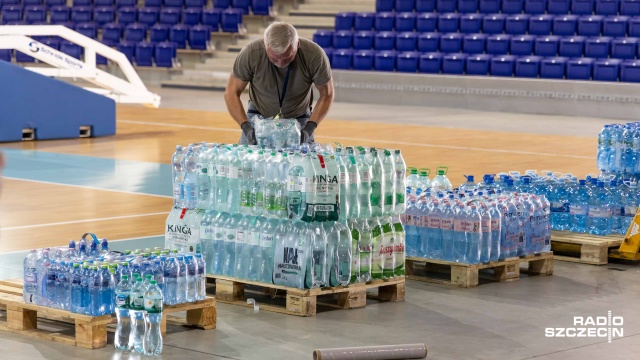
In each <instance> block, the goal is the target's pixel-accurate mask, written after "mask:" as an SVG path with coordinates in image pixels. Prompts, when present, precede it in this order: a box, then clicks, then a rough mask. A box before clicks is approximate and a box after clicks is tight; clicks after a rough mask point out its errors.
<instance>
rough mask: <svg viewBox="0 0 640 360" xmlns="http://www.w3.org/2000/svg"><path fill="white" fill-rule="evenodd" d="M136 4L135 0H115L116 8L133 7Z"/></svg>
mask: <svg viewBox="0 0 640 360" xmlns="http://www.w3.org/2000/svg"><path fill="white" fill-rule="evenodd" d="M137 4H138V2H137V1H136V0H116V8H118V9H120V8H123V7H135V6H136V5H137Z"/></svg>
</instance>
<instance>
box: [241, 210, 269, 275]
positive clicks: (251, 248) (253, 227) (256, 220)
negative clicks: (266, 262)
mask: <svg viewBox="0 0 640 360" xmlns="http://www.w3.org/2000/svg"><path fill="white" fill-rule="evenodd" d="M263 221H265V218H263V217H255V216H253V217H252V219H251V221H250V225H249V226H250V228H249V233H250V234H251V236H248V237H247V241H246V247H245V249H246V251H247V255H246V256H245V258H246V259H247V264H246V269H245V270H243V271H242V273H243V275H244V276H245V278H247V279H249V280H251V281H260V277H259V274H260V261H261V257H262V251H261V248H260V239H261V238H262V226H263ZM236 270H237V269H236Z"/></svg>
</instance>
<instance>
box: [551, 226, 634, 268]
mask: <svg viewBox="0 0 640 360" xmlns="http://www.w3.org/2000/svg"><path fill="white" fill-rule="evenodd" d="M623 241H624V235H620V234H617V235H607V236H598V235H591V234H580V233H573V232H570V231H556V230H553V231H551V250H553V252H554V253H555V254H556V256H555V258H556V259H558V260H561V261H571V262H578V263H583V264H592V265H606V264H607V263H609V250H610V249H611V248H614V249H617V248H619V247H620V245H621V244H622V242H623Z"/></svg>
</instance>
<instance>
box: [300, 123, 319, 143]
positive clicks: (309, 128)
mask: <svg viewBox="0 0 640 360" xmlns="http://www.w3.org/2000/svg"><path fill="white" fill-rule="evenodd" d="M317 127H318V124H316V123H315V122H313V121H307V125H305V126H304V128H302V131H300V144H304V143H306V142H309V139H310V138H311V137H312V136H313V132H314V131H315V130H316V128H317Z"/></svg>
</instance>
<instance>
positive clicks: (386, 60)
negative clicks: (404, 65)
mask: <svg viewBox="0 0 640 360" xmlns="http://www.w3.org/2000/svg"><path fill="white" fill-rule="evenodd" d="M396 56H397V54H396V52H395V51H392V50H383V51H377V52H376V55H375V57H374V60H373V68H374V69H376V70H377V71H394V70H395V69H396Z"/></svg>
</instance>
